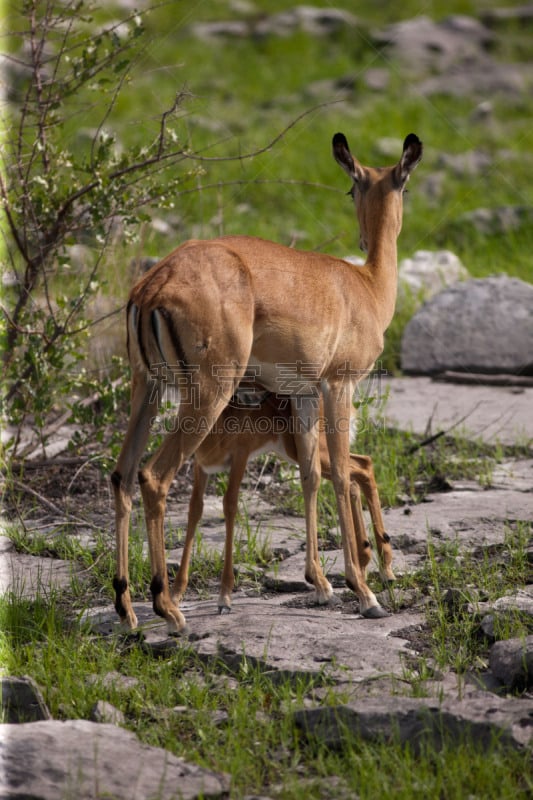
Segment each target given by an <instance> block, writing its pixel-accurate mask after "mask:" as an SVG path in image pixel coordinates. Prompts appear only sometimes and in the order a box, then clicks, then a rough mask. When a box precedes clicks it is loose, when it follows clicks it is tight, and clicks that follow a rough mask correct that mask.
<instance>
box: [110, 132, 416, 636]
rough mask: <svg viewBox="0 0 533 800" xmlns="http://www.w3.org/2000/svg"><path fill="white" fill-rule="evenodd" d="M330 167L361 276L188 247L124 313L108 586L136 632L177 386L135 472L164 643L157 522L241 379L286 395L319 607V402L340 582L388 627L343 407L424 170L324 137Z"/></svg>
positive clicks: (218, 244) (264, 254)
mask: <svg viewBox="0 0 533 800" xmlns="http://www.w3.org/2000/svg"><path fill="white" fill-rule="evenodd" d="M333 155H334V157H335V159H336V161H337V162H338V163H339V164H340V166H341V167H342V169H343V170H344V171H345V172H346V173H347V174H348V175H349V177H350V180H351V182H352V191H351V194H352V195H353V198H354V202H355V209H356V213H357V217H358V220H359V228H360V243H361V246H362V248H363V250H365V251H366V252H367V261H366V264H365V265H364V266H363V267H358V266H354V265H353V264H350V263H348V262H347V261H343V260H342V259H339V258H333V257H332V256H328V255H325V254H322V253H314V252H313V253H309V252H303V251H300V250H296V249H293V248H290V247H285V246H283V245H280V244H275V243H274V242H270V241H266V240H263V239H258V238H254V237H250V236H225V237H221V238H218V239H213V240H210V241H197V240H192V241H189V242H185V244H183V245H181V246H180V247H178V248H177V249H176V250H174V251H173V252H172V253H170V255H168V256H167V257H166V258H164V259H163V260H162V261H160V262H159V263H158V264H156V265H155V266H154V267H153V268H152V269H151V270H150V271H149V272H148V273H146V275H145V276H144V277H143V278H142V279H141V280H140V281H139V282H138V283H137V284H136V285H135V286H134V287H133V289H132V291H131V294H130V299H129V303H128V308H127V331H128V354H129V360H130V364H131V368H132V396H131V415H130V420H129V423H128V429H127V432H126V436H125V439H124V444H123V446H122V450H121V453H120V456H119V459H118V462H117V466H116V469H115V472H114V473H113V475H112V483H113V488H114V496H115V516H116V538H117V574H116V577H115V580H114V587H115V593H116V596H115V606H116V609H117V612H118V614H119V615H120V617H121V619H122V620H123V622H124V623H125V624H126V625H128V626H130V627H135V626H136V624H137V619H136V616H135V613H134V611H133V607H132V603H131V597H130V592H129V586H128V533H129V519H130V513H131V503H132V493H133V487H134V482H135V477H136V475H137V470H138V466H139V462H140V459H141V456H142V454H143V452H144V449H145V446H146V443H147V441H148V437H149V434H150V427H151V422H152V420H153V419H154V418H155V417H156V415H157V412H158V407H159V398H160V395H161V391H160V390H159V389H158V385H159V384H161V385H162V384H165V383H172V384H174V385H175V386H177V387H178V389H179V393H180V403H179V407H178V411H177V415H176V421H175V424H174V427H173V429H172V430H171V431H170V432H169V433H168V434H167V436H166V437H165V439H164V440H163V443H162V445H161V446H160V447H159V449H158V450H157V451H156V452H155V454H154V455H153V456H152V457H151V458H150V459H149V461H148V463H147V464H146V465H145V466H143V467H142V469H141V470H140V472H139V483H140V486H141V493H142V498H143V503H144V511H145V518H146V528H147V535H148V545H149V552H150V561H151V568H152V582H151V586H150V588H151V591H152V598H153V606H154V611H155V613H156V614H158V615H160V616H162V617H163V618H164V619H165V620H166V621H167V623H168V626H169V628H170V629H171V630H173V631H180V630H181V629H182V628H183V627H184V626H185V619H184V617H183V614H182V612H181V610H180V608H179V605H178V604H177V603H175V602H174V601H173V599H172V597H171V593H170V587H169V583H168V576H167V569H166V558H165V541H164V528H163V524H164V515H165V505H166V497H167V493H168V490H169V487H170V484H171V482H172V480H173V477H174V475H175V473H176V470H177V469H179V467H181V465H182V464H183V462H184V461H185V460H186V459H187V458H189V457H190V456H191V455H192V454H193V453H194V452H195V451H196V450H197V449H198V447H199V446H200V444H201V443H202V441H203V440H204V439H205V437H206V436H207V434H208V433H209V431H210V430H211V428H212V427H213V425H214V424H215V422H216V420H217V419H218V418H219V417H220V415H221V413H222V412H223V410H224V408H225V407H226V406H227V405H228V403H229V402H230V400H231V398H232V396H233V395H234V393H235V390H236V388H237V386H238V385H239V384H240V382H241V380H242V379H243V378H245V376H246V375H247V374H248V375H249V374H251V375H252V376H255V377H257V379H258V380H260V383H261V385H262V386H264V388H265V389H268V390H269V391H271V392H275V393H277V394H286V395H287V396H288V397H289V398H290V401H291V409H292V413H293V416H294V419H295V421H297V423H298V424H297V425H296V427H295V446H296V455H297V459H298V464H299V467H300V477H301V482H302V490H303V496H304V506H305V521H306V569H305V574H306V579H307V580H308V581H309V582H310V583H312V584H313V585H314V587H315V589H316V592H317V597H318V599H319V601H320V602H327V600H328V598H329V597H330V596H331V594H332V589H331V586H330V584H329V582H328V581H327V580H326V577H325V576H324V573H323V571H322V567H321V564H320V559H319V554H318V536H317V503H316V501H317V492H318V487H319V483H320V449H319V435H318V434H319V424H318V422H319V415H320V411H319V403H318V397H319V396H320V395H321V396H322V397H323V403H324V406H323V414H324V421H325V429H326V440H327V447H328V453H329V460H330V468H331V480H332V482H333V486H334V490H335V496H336V501H337V511H338V515H339V524H340V528H341V536H342V546H343V551H344V561H345V574H346V582H347V584H348V586H350V587H351V588H352V589H353V591H354V592H355V593H356V594H357V597H358V599H359V605H360V609H361V612H362V614H363V615H364V616H366V617H381V616H384V615H385V614H386V612H385V611H384V609H383V608H381V606H380V605H379V603H378V601H377V599H376V597H375V595H374V594H373V592H372V591H371V590H370V588H369V586H368V585H367V583H366V580H365V575H364V568H363V566H362V565H361V563H360V560H359V554H358V550H357V546H356V544H355V542H356V539H355V530H354V523H353V517H352V507H351V499H350V478H349V474H350V470H349V465H350V435H349V421H350V414H351V410H352V395H353V392H354V389H355V386H356V384H357V382H358V381H359V380H361V378H363V377H364V376H365V375H367V374H368V372H369V370H370V369H371V368H372V366H373V364H374V362H375V360H376V358H377V357H378V356H379V354H380V353H381V351H382V349H383V335H384V332H385V330H386V329H387V327H388V326H389V323H390V321H391V319H392V316H393V313H394V306H395V302H396V290H397V277H398V276H397V272H398V270H397V253H396V240H397V238H398V235H399V233H400V229H401V225H402V197H403V191H404V188H405V185H406V183H407V181H408V179H409V177H410V175H411V173H412V171H413V170H414V169H415V167H416V166H417V164H418V163H419V161H420V159H421V157H422V143H421V142H420V140H419V139H418V137H417V136H415V135H414V134H409V136H407V138H406V139H405V142H404V145H403V153H402V155H401V157H400V160H399V161H398V163H397V164H395V165H394V166H391V167H378V168H373V167H364V166H362V165H361V164H360V163H359V162H358V161H357V160H356V159H355V158H354V157H353V156H352V154H351V152H350V149H349V147H348V142H347V141H346V137H345V136H344V135H343V134H341V133H338V134H336V135H335V136H334V137H333Z"/></svg>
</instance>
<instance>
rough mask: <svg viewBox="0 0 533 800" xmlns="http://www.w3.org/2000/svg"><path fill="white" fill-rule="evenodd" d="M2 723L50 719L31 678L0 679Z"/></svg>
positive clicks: (6, 677)
mask: <svg viewBox="0 0 533 800" xmlns="http://www.w3.org/2000/svg"><path fill="white" fill-rule="evenodd" d="M0 689H1V692H2V719H3V720H4V722H11V723H13V722H38V721H39V720H43V719H51V715H50V712H49V710H48V707H47V705H46V703H45V702H44V698H43V696H42V694H41V691H40V689H39V687H38V686H37V684H36V683H35V681H34V680H33V678H29V677H25V678H11V677H8V676H5V677H2V678H0Z"/></svg>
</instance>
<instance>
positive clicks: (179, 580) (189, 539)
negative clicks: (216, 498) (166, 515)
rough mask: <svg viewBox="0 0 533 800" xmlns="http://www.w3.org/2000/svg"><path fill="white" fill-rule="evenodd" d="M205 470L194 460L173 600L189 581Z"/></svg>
mask: <svg viewBox="0 0 533 800" xmlns="http://www.w3.org/2000/svg"><path fill="white" fill-rule="evenodd" d="M208 477H209V476H208V474H207V472H204V470H203V469H202V467H201V466H200V464H199V463H198V461H197V460H195V462H194V482H193V487H192V492H191V499H190V501H189V514H188V517H187V532H186V534H185V542H184V544H183V553H182V554H181V562H180V566H179V569H178V572H177V574H176V577H175V578H174V586H173V587H172V596H173V598H174V599H175V600H177V601H180V600H182V599H183V596H184V594H185V591H186V589H187V584H188V583H189V567H190V563H191V555H192V547H193V544H194V537H195V535H196V528H197V525H198V523H199V522H200V520H201V518H202V513H203V510H204V494H205V489H206V486H207V480H208Z"/></svg>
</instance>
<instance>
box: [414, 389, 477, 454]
mask: <svg viewBox="0 0 533 800" xmlns="http://www.w3.org/2000/svg"><path fill="white" fill-rule="evenodd" d="M482 402H483V401H482V400H479V402H477V403H476V405H475V406H474V408H472V409H471V410H470V411H468V412H467V413H466V414H465V415H464V416H463V417H461V419H458V420H457V421H456V422H454V423H453V425H450V427H449V428H446V429H445V430H442V431H438V432H437V433H434V434H433V436H428V437H427V438H426V439H422V441H421V442H418V444H414V445H413V446H412V447H410V448H409V450H408V451H407V454H408V455H412V453H416V451H417V450H420V449H421V448H422V447H426V446H427V445H428V444H433V442H436V441H437V439H440V438H441V436H446V435H447V434H448V433H450V431H453V429H454V428H457V426H458V425H460V424H461V422H464V421H465V419H467V418H468V417H469V416H470V415H471V414H473V413H474V412H475V411H477V409H478V408H479V406H480V405H481V404H482Z"/></svg>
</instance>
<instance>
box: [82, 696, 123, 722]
mask: <svg viewBox="0 0 533 800" xmlns="http://www.w3.org/2000/svg"><path fill="white" fill-rule="evenodd" d="M90 720H91V722H107V723H109V725H125V724H126V717H125V716H124V714H123V713H122V711H121V710H120V709H119V708H116V707H115V706H114V705H112V704H111V703H108V702H107V701H106V700H97V701H96V703H95V704H94V706H93V707H92V709H91V714H90Z"/></svg>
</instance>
